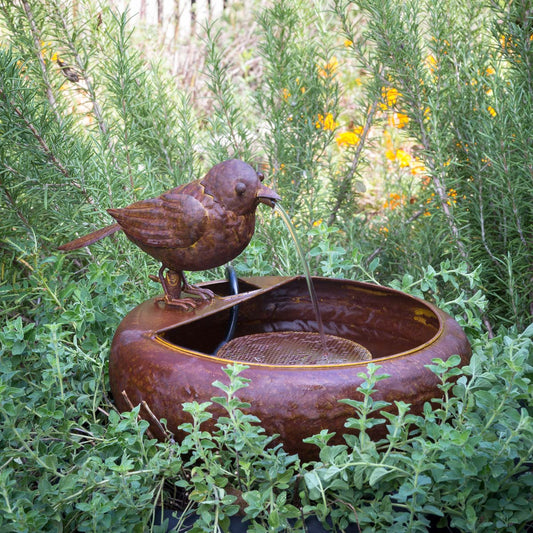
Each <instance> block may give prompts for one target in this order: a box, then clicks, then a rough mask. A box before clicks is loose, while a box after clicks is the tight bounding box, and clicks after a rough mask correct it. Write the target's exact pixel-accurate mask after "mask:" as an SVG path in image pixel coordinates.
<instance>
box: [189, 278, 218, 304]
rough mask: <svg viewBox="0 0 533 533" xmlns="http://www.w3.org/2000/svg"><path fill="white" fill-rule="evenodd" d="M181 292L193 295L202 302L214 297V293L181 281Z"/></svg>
mask: <svg viewBox="0 0 533 533" xmlns="http://www.w3.org/2000/svg"><path fill="white" fill-rule="evenodd" d="M181 290H182V291H183V292H186V293H187V294H194V295H195V296H199V297H200V298H201V299H202V300H211V299H213V298H214V297H215V293H214V292H213V291H210V290H209V289H202V288H201V287H197V286H196V285H189V283H187V282H186V281H185V279H184V280H183V285H182V287H181Z"/></svg>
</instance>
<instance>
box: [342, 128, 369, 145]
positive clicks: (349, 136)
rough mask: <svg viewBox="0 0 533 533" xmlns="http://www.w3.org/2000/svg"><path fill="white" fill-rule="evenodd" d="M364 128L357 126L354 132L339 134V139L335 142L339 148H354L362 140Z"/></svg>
mask: <svg viewBox="0 0 533 533" xmlns="http://www.w3.org/2000/svg"><path fill="white" fill-rule="evenodd" d="M363 130H364V128H363V126H356V127H355V128H353V130H352V131H345V132H343V133H339V134H338V135H337V137H335V140H336V141H337V145H338V146H339V147H341V146H354V145H356V144H358V143H359V141H360V140H361V135H362V134H363Z"/></svg>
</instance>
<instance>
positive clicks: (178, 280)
mask: <svg viewBox="0 0 533 533" xmlns="http://www.w3.org/2000/svg"><path fill="white" fill-rule="evenodd" d="M158 277H159V281H160V283H161V285H162V286H163V290H164V291H165V297H164V298H162V299H163V300H164V302H165V303H166V304H167V305H170V306H173V307H182V308H183V309H191V308H194V307H196V306H197V305H198V302H197V301H196V300H194V299H193V298H180V296H181V287H182V283H183V281H184V278H183V274H182V273H181V272H177V271H175V270H170V269H169V270H168V272H167V273H166V275H165V266H162V267H161V268H160V269H159V274H158Z"/></svg>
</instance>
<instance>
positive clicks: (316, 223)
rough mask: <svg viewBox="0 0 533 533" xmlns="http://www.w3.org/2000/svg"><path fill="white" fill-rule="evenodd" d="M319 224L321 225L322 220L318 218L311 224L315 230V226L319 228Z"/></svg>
mask: <svg viewBox="0 0 533 533" xmlns="http://www.w3.org/2000/svg"><path fill="white" fill-rule="evenodd" d="M320 224H322V219H321V218H319V219H318V220H315V221H314V222H313V226H314V227H315V228H316V227H317V226H320Z"/></svg>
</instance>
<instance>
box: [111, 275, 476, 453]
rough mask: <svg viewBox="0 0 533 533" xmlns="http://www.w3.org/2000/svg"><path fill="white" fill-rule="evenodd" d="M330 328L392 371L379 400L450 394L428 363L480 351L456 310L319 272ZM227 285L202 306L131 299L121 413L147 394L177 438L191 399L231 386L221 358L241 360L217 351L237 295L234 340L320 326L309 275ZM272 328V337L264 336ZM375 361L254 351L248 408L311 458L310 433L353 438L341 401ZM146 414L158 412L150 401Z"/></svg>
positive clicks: (115, 361)
mask: <svg viewBox="0 0 533 533" xmlns="http://www.w3.org/2000/svg"><path fill="white" fill-rule="evenodd" d="M313 282H314V286H315V289H316V293H317V296H318V300H319V305H320V310H321V315H322V320H323V323H324V332H325V334H326V335H333V336H335V337H340V338H342V339H347V340H350V341H353V342H355V343H357V344H359V345H361V346H362V347H364V348H365V349H366V350H368V352H370V354H371V360H370V361H371V362H373V363H375V364H378V365H381V369H380V370H379V371H378V373H385V374H389V375H390V377H389V378H387V379H384V380H381V381H379V382H378V383H377V385H376V387H377V391H376V393H375V394H374V396H373V397H374V399H376V400H385V401H387V402H390V403H391V404H392V405H391V406H390V407H389V409H390V410H391V411H393V410H394V401H400V400H401V401H404V402H407V403H409V404H411V412H413V413H416V414H419V413H421V412H422V409H423V405H424V403H425V402H427V401H429V400H431V399H433V398H437V397H440V396H441V392H440V390H439V388H438V384H439V379H438V377H437V376H436V375H435V374H434V373H433V372H431V370H429V369H428V368H426V365H428V364H431V361H432V359H434V358H440V359H443V360H446V359H448V358H449V357H450V356H452V355H454V354H458V355H460V356H461V364H466V363H467V362H468V361H469V359H470V354H471V350H470V344H469V342H468V339H467V338H466V335H465V334H464V332H463V331H462V329H461V328H460V326H459V325H458V324H457V322H456V321H455V320H453V319H452V318H451V317H450V316H449V315H448V314H446V313H445V312H443V311H442V310H440V309H438V308H437V307H435V306H434V305H432V304H430V303H428V302H425V301H423V300H420V299H418V298H415V297H412V296H409V295H407V294H405V293H402V292H399V291H395V290H393V289H389V288H386V287H381V286H377V285H371V284H367V283H361V282H357V281H351V280H340V279H329V278H320V277H315V278H313ZM203 286H206V287H209V288H210V289H211V290H213V291H214V292H215V294H216V295H217V296H216V297H215V298H214V299H213V300H211V301H210V302H207V303H205V304H202V305H201V306H199V307H198V308H197V309H194V310H192V311H186V310H181V309H177V308H172V307H168V306H166V305H165V304H163V303H162V302H158V301H157V300H156V299H155V298H154V299H151V300H147V301H146V302H144V303H142V304H141V305H139V306H138V307H136V308H135V309H133V310H132V311H131V312H130V313H129V314H128V315H127V316H126V317H125V318H124V320H123V321H122V322H121V324H120V326H119V328H118V330H117V332H116V334H115V337H114V339H113V343H112V347H111V356H110V362H109V374H110V383H111V390H112V393H113V397H114V400H115V402H116V404H117V406H118V408H119V409H120V410H122V411H125V410H129V409H131V406H132V405H138V404H140V403H142V402H146V404H145V405H147V406H148V407H149V409H150V410H151V411H152V413H153V414H154V415H155V416H156V417H157V418H165V419H166V420H167V427H168V429H169V430H171V431H172V432H174V434H175V438H176V439H179V438H180V437H181V434H180V432H179V430H178V429H177V428H178V426H179V425H180V424H182V423H183V422H190V421H191V420H190V417H189V415H188V414H187V413H185V412H184V411H183V409H182V407H181V405H182V404H183V403H184V402H191V401H195V400H196V401H198V402H205V401H209V400H210V399H211V398H212V397H213V396H219V395H220V394H221V391H220V390H219V389H217V388H215V387H213V385H212V384H213V382H214V381H216V380H219V381H223V382H227V381H228V377H227V376H226V374H225V373H224V372H223V370H222V369H223V367H225V366H226V365H228V364H231V363H234V362H235V360H234V359H233V360H229V359H225V358H223V357H219V356H217V355H216V352H217V347H218V346H219V344H220V343H221V341H222V340H223V339H224V337H225V336H226V333H227V330H228V323H229V321H230V318H231V313H232V308H233V307H234V306H235V305H237V304H238V319H237V322H236V327H235V333H234V338H237V339H238V338H239V337H246V336H253V335H257V334H266V333H269V332H291V331H292V332H316V330H317V322H316V317H315V313H314V310H313V306H312V304H311V301H310V298H309V293H308V290H307V285H306V282H305V279H304V278H302V277H260V278H243V279H240V280H239V294H238V295H236V296H231V295H229V287H228V283H227V282H222V281H221V282H213V283H206V284H203ZM263 336H264V335H263ZM368 363H369V361H368V360H360V361H352V360H348V361H346V362H342V361H341V362H338V359H335V361H334V362H333V363H327V362H326V363H324V361H320V362H319V363H318V364H298V363H294V362H291V364H275V363H265V362H257V363H256V362H251V361H249V360H247V361H245V364H246V365H248V368H247V369H246V370H245V371H244V372H243V374H242V375H243V376H245V377H247V378H250V379H251V383H250V385H249V386H248V387H247V388H244V389H241V390H240V391H239V393H238V396H239V398H240V399H241V400H242V401H245V402H248V403H249V404H250V405H251V407H250V412H251V413H252V414H254V415H256V416H257V417H258V418H259V419H260V420H261V425H262V426H263V427H264V428H265V430H266V431H267V433H269V434H274V433H275V434H279V439H280V440H281V441H282V442H283V445H284V448H285V449H286V450H287V451H288V452H290V453H299V454H300V457H301V458H302V459H304V460H309V459H314V458H316V453H317V448H316V447H315V446H312V445H310V444H305V443H303V442H302V440H303V439H304V438H306V437H309V436H312V435H314V434H317V433H319V432H320V431H321V430H323V429H327V430H329V431H333V432H336V437H335V438H334V439H333V441H330V442H334V443H335V442H339V443H340V442H343V441H342V434H345V433H347V432H349V430H347V429H346V428H345V427H344V423H345V421H346V419H347V418H349V417H353V416H354V411H353V408H351V407H350V406H348V405H346V404H345V403H341V402H339V400H341V399H346V398H350V399H362V396H361V394H360V393H359V392H358V391H357V387H359V386H360V385H361V383H362V382H363V379H362V378H361V377H359V376H358V374H359V373H361V372H364V371H365V369H366V366H367V365H368ZM209 410H210V411H211V412H212V413H213V415H214V419H211V420H210V421H208V422H206V423H205V426H203V427H204V428H205V429H206V430H208V431H209V430H212V429H214V423H215V421H216V418H217V417H218V416H221V415H223V414H224V412H223V410H222V408H221V407H220V406H218V405H217V404H213V405H212V406H211V407H210V408H209ZM140 414H141V416H143V417H145V418H146V419H147V420H148V421H150V422H151V430H152V432H153V433H154V434H155V435H156V436H157V437H159V438H164V435H163V434H162V433H161V432H160V431H159V430H158V427H157V425H156V424H154V423H153V421H152V420H153V418H152V417H151V415H150V416H149V413H148V412H147V410H146V409H143V408H141V411H140ZM385 432H386V428H385V425H384V424H380V425H377V426H374V427H373V428H372V430H371V432H370V434H371V436H372V438H374V439H378V438H381V437H382V436H384V434H385Z"/></svg>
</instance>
